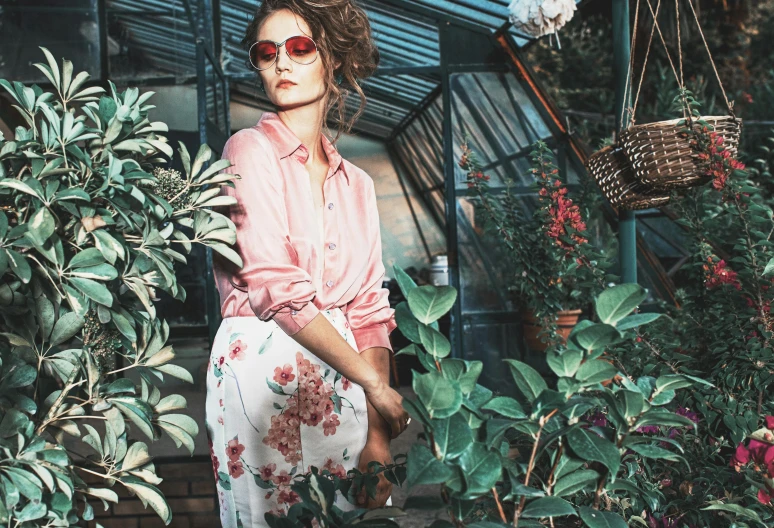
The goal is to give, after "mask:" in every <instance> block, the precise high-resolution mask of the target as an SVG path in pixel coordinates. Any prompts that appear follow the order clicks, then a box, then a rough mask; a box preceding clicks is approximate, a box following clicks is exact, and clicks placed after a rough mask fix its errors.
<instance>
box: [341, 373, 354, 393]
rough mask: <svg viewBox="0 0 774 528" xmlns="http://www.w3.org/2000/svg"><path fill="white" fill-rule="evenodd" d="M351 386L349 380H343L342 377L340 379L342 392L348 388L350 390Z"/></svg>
mask: <svg viewBox="0 0 774 528" xmlns="http://www.w3.org/2000/svg"><path fill="white" fill-rule="evenodd" d="M351 386H352V382H351V381H349V380H348V379H347V378H345V377H344V376H342V377H341V388H342V390H347V389H348V388H350V387H351Z"/></svg>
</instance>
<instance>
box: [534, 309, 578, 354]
mask: <svg viewBox="0 0 774 528" xmlns="http://www.w3.org/2000/svg"><path fill="white" fill-rule="evenodd" d="M582 313H583V310H580V309H578V310H561V311H559V312H558V313H557V316H558V319H557V321H556V324H557V326H558V327H559V328H558V330H557V334H558V335H559V337H560V338H561V339H562V342H563V343H564V342H566V341H567V338H568V337H569V336H570V332H572V329H573V328H575V325H576V324H578V319H579V318H580V315H581V314H582ZM521 324H522V331H523V334H524V340H525V341H526V343H527V346H528V347H529V349H530V350H534V351H535V352H545V350H546V348H548V344H547V343H544V342H542V341H541V340H540V333H541V332H542V331H543V327H542V326H541V324H540V321H538V320H537V318H536V317H535V315H534V314H533V313H532V312H531V311H524V312H522V313H521Z"/></svg>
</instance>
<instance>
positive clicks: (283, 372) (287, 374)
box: [274, 363, 296, 387]
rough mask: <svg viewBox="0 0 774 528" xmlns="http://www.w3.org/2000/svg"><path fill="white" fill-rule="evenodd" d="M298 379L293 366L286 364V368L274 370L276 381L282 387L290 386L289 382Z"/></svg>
mask: <svg viewBox="0 0 774 528" xmlns="http://www.w3.org/2000/svg"><path fill="white" fill-rule="evenodd" d="M294 379H296V375H295V374H293V365H291V364H290V363H285V366H284V367H282V368H280V367H277V368H275V369H274V381H276V382H277V383H279V384H280V385H282V386H283V387H284V386H285V385H287V384H288V382H289V381H293V380H294Z"/></svg>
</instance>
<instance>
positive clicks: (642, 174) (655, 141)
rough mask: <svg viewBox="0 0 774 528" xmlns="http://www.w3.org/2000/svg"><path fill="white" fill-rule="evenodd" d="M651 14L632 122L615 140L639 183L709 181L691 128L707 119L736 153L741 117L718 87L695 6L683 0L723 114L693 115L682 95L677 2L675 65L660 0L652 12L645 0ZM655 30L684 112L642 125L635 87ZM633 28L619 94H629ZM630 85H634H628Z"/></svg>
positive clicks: (661, 186)
mask: <svg viewBox="0 0 774 528" xmlns="http://www.w3.org/2000/svg"><path fill="white" fill-rule="evenodd" d="M646 1H647V3H648V7H649V9H650V12H651V15H652V16H653V27H652V28H651V31H650V37H649V39H648V43H647V47H646V53H645V58H644V61H643V65H642V73H641V74H640V76H639V84H638V86H637V92H636V95H635V98H634V106H633V107H632V108H631V123H632V124H631V125H630V126H629V127H628V128H626V129H625V130H624V131H623V132H621V135H620V137H619V143H620V145H621V147H622V149H623V152H624V154H625V155H626V158H627V159H628V161H629V163H630V164H631V167H632V169H633V171H634V177H635V178H636V179H637V180H638V181H639V182H640V183H642V184H643V185H645V186H648V187H650V188H651V189H652V190H653V191H654V192H662V193H663V192H665V191H669V190H671V189H679V188H685V187H692V186H696V185H702V184H705V183H708V182H709V181H711V179H712V177H711V176H709V175H707V173H708V168H709V167H708V163H709V162H708V161H706V160H705V159H702V153H700V152H699V151H698V150H697V149H696V148H695V147H693V146H692V145H691V140H692V139H695V133H696V132H701V129H700V128H699V127H703V126H704V123H706V125H707V127H708V128H709V129H710V131H713V132H715V133H716V134H717V135H718V136H722V137H723V146H724V148H725V150H727V151H728V152H729V153H730V154H731V155H732V156H734V157H735V156H736V155H737V151H738V148H739V138H740V136H741V131H742V121H741V119H739V118H737V117H736V116H735V115H734V111H733V105H732V104H731V103H730V102H729V100H728V96H727V95H726V91H725V89H724V88H723V82H722V81H721V79H720V74H719V73H718V70H717V67H716V66H715V61H714V60H713V59H712V53H711V52H710V49H709V45H708V44H707V40H706V39H705V38H704V33H703V32H702V29H701V24H700V23H699V18H698V16H697V15H696V10H695V9H694V7H693V2H692V0H686V2H687V4H688V6H689V7H690V9H691V13H692V14H693V18H694V19H695V21H696V26H697V28H698V30H699V34H700V35H701V38H702V42H703V43H704V48H705V49H706V51H707V56H708V57H709V60H710V63H711V64H712V69H713V70H714V72H715V77H716V79H717V81H718V84H719V86H720V91H721V92H722V94H723V99H724V101H725V103H726V106H727V107H728V113H729V115H723V116H704V117H699V116H698V115H696V113H695V110H693V109H692V108H691V107H690V105H689V104H688V101H687V99H686V95H685V92H687V90H685V83H684V76H683V52H682V43H681V38H680V7H679V2H677V0H676V1H675V7H676V9H675V24H676V28H677V58H678V59H679V62H678V66H677V67H676V66H675V63H674V62H673V61H672V56H671V54H670V51H669V47H668V46H667V44H666V41H665V40H664V36H663V35H662V33H661V29H660V27H659V23H658V12H659V8H660V6H661V2H660V1H659V2H658V4H657V5H656V9H655V12H654V11H653V7H652V5H651V3H650V0H646ZM639 8H640V0H637V4H636V11H635V15H634V21H635V22H634V26H635V28H636V27H637V20H638V17H639ZM655 30H657V31H658V34H659V38H660V39H661V43H662V44H663V46H664V52H665V54H666V58H667V60H668V61H669V65H670V66H671V69H672V72H673V73H674V76H675V80H676V81H677V85H678V87H679V88H680V90H681V94H682V102H681V106H682V110H683V117H682V118H681V119H672V120H669V121H657V122H654V123H646V124H642V125H637V124H634V123H635V122H636V121H635V114H636V112H637V103H638V101H639V97H640V90H641V88H642V80H643V79H644V78H645V70H646V67H647V64H648V54H649V53H650V49H651V44H652V42H653V35H654V32H655ZM636 36H637V32H636V31H634V32H633V34H632V45H631V52H630V53H631V55H630V56H629V71H628V74H627V79H626V88H625V90H624V100H625V101H626V100H628V94H629V88H630V85H631V82H632V80H633V76H632V74H633V72H632V66H633V54H634V49H635V42H636ZM631 87H633V86H631ZM621 122H625V121H624V115H623V108H622V114H621Z"/></svg>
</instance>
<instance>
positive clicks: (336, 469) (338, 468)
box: [322, 457, 347, 478]
mask: <svg viewBox="0 0 774 528" xmlns="http://www.w3.org/2000/svg"><path fill="white" fill-rule="evenodd" d="M322 469H327V470H328V471H330V472H331V474H332V475H336V476H337V477H339V478H347V470H346V469H344V466H342V465H341V464H336V465H335V466H334V465H333V459H331V458H330V457H326V458H325V464H323V467H322Z"/></svg>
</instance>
